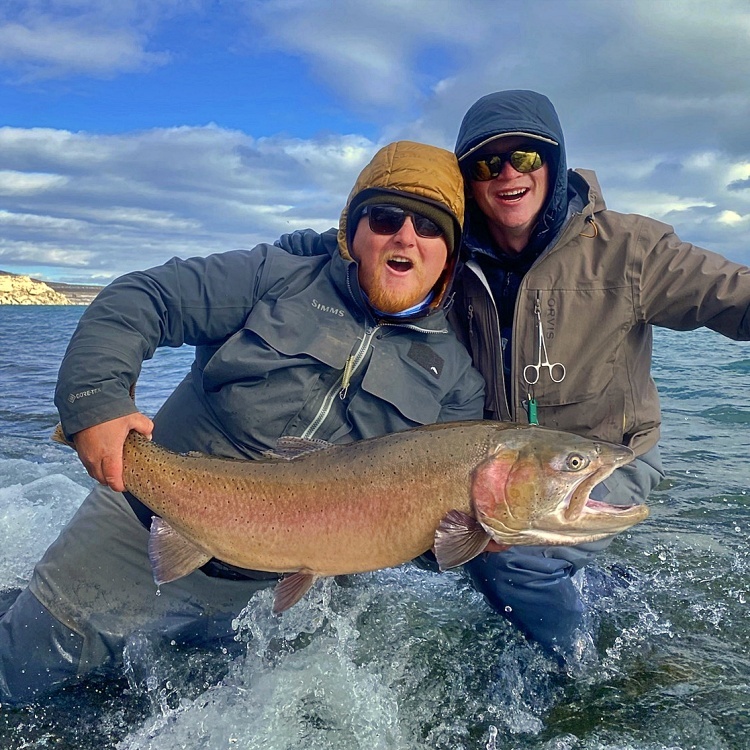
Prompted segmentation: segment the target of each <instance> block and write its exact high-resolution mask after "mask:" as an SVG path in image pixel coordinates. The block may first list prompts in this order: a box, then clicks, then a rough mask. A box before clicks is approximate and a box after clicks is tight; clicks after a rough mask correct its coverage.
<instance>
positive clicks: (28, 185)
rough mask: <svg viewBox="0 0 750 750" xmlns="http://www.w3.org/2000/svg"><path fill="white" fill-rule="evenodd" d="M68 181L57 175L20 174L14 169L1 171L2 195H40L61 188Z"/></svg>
mask: <svg viewBox="0 0 750 750" xmlns="http://www.w3.org/2000/svg"><path fill="white" fill-rule="evenodd" d="M66 182H67V179H66V178H65V177H63V176H61V175H57V174H42V173H39V172H18V171H15V170H12V169H3V170H0V195H20V194H27V193H38V192H40V191H42V190H48V189H50V188H52V187H60V186H62V185H64V184H65V183H66Z"/></svg>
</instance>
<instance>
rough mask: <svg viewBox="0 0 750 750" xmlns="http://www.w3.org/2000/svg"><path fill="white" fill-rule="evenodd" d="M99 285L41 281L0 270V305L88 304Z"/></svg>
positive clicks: (94, 295) (97, 290) (96, 292)
mask: <svg viewBox="0 0 750 750" xmlns="http://www.w3.org/2000/svg"><path fill="white" fill-rule="evenodd" d="M100 289H101V287H100V286H93V285H85V284H60V283H57V282H47V283H45V282H43V281H39V280H38V279H32V278H31V277H30V276H20V275H17V274H13V273H7V272H5V271H0V305H88V304H89V302H91V300H93V299H94V297H96V295H97V294H98V293H99V290H100Z"/></svg>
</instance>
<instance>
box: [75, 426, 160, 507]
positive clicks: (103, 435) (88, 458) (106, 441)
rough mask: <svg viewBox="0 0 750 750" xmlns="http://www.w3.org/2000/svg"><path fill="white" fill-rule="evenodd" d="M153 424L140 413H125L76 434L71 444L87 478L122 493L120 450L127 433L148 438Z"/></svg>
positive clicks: (123, 487)
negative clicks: (87, 474) (134, 432)
mask: <svg viewBox="0 0 750 750" xmlns="http://www.w3.org/2000/svg"><path fill="white" fill-rule="evenodd" d="M153 429H154V423H153V422H152V421H151V420H150V419H149V418H148V417H147V416H146V415H145V414H141V413H140V412H135V413H133V414H126V415H125V416H124V417H118V418H117V419H111V420H110V421H109V422H102V423H100V424H96V425H94V426H93V427H87V428H86V429H85V430H81V431H80V432H76V433H75V434H74V435H73V443H74V446H75V449H76V452H77V453H78V457H79V458H80V459H81V463H82V464H83V465H84V466H85V467H86V471H87V472H88V473H89V476H90V477H92V478H93V479H96V481H97V482H99V484H105V485H107V486H109V487H111V488H112V489H113V490H115V491H117V492H124V491H125V485H124V484H123V483H122V449H123V445H124V444H125V438H126V437H127V436H128V433H129V432H130V431H131V430H135V431H136V432H140V433H141V435H145V436H146V437H147V438H149V439H151V433H152V432H153Z"/></svg>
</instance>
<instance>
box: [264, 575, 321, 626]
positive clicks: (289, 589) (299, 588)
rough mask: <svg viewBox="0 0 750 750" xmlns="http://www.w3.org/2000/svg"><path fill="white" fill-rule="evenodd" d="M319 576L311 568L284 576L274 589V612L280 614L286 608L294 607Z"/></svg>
mask: <svg viewBox="0 0 750 750" xmlns="http://www.w3.org/2000/svg"><path fill="white" fill-rule="evenodd" d="M317 577H318V576H316V575H315V574H314V573H311V572H310V571H309V570H298V571H297V572H296V573H292V574H291V575H288V576H284V577H283V578H282V579H281V580H280V581H279V582H278V583H277V584H276V589H275V590H274V599H273V613H274V614H275V615H280V614H281V613H282V612H283V611H284V610H287V609H289V607H293V606H294V605H295V604H296V603H297V602H298V601H299V600H300V599H301V598H302V597H303V596H304V595H305V594H306V593H307V592H308V591H309V590H310V586H312V585H313V583H315V581H316V579H317Z"/></svg>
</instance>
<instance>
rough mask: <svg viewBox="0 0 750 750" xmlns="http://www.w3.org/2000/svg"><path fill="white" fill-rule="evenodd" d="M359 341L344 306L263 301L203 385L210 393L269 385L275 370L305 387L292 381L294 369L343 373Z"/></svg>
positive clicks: (205, 375)
mask: <svg viewBox="0 0 750 750" xmlns="http://www.w3.org/2000/svg"><path fill="white" fill-rule="evenodd" d="M358 335H361V333H360V332H359V331H358V326H357V325H356V324H355V322H354V321H353V320H352V318H351V315H350V314H349V313H348V312H346V311H345V310H344V309H343V306H339V305H336V304H327V305H323V303H320V302H318V301H317V299H316V298H314V297H308V298H306V299H302V298H299V297H297V298H293V299H277V300H268V301H266V300H261V301H260V302H258V303H257V304H256V306H255V307H254V308H253V310H252V312H251V313H250V315H249V316H248V318H247V320H246V321H245V325H244V326H243V328H242V329H241V330H240V331H238V332H237V333H236V334H234V336H232V337H231V338H230V339H228V340H227V341H226V342H225V343H224V345H223V346H221V347H220V348H219V349H218V351H217V352H216V353H215V354H214V355H213V357H211V359H210V360H209V362H208V363H207V364H206V367H205V369H204V372H203V385H204V388H205V389H206V390H208V391H213V390H217V389H219V388H221V387H222V386H224V385H226V384H228V383H237V382H246V383H248V384H250V383H252V382H257V381H263V380H268V379H269V378H273V375H274V374H275V373H276V372H277V371H279V370H289V373H288V374H289V375H290V376H291V377H290V380H292V381H293V380H300V385H301V386H302V387H304V381H303V379H300V378H295V377H294V376H292V372H293V370H294V368H303V369H304V368H312V370H314V371H315V370H317V371H328V370H330V369H333V370H343V369H344V365H345V364H346V360H347V357H348V356H349V353H350V352H351V349H352V347H353V345H354V343H355V342H356V340H357V337H358ZM310 374H312V373H310ZM297 375H298V376H301V375H302V374H301V373H299V372H298V373H297ZM279 395H280V396H281V395H282V394H279Z"/></svg>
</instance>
